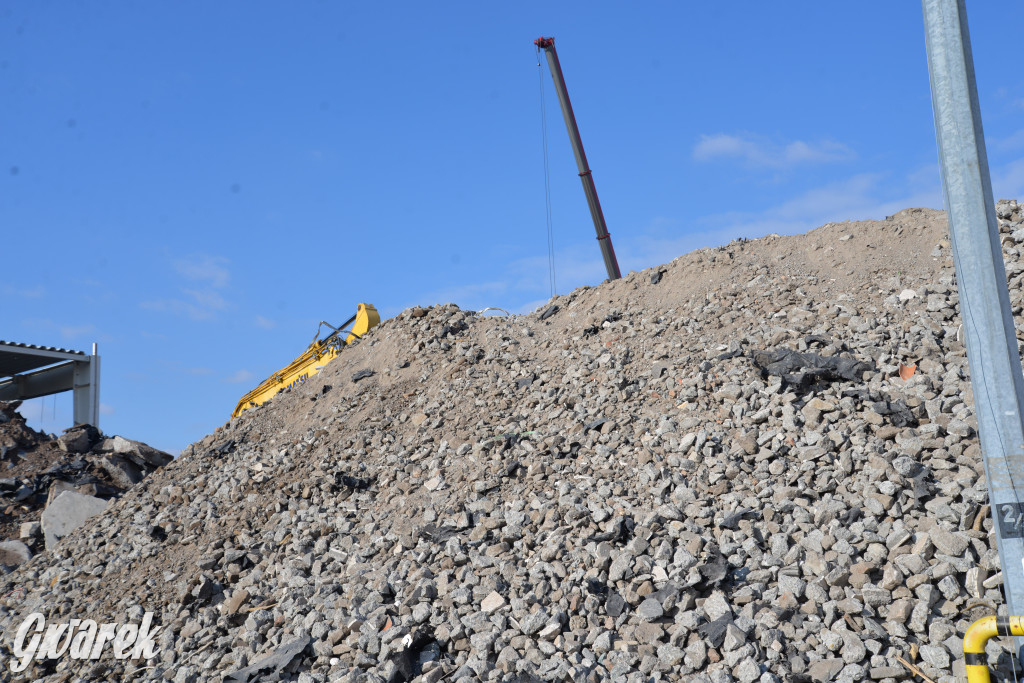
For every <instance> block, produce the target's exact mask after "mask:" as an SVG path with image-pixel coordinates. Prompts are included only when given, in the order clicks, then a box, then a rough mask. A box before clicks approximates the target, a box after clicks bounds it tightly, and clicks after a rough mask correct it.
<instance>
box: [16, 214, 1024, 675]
mask: <svg viewBox="0 0 1024 683" xmlns="http://www.w3.org/2000/svg"><path fill="white" fill-rule="evenodd" d="M998 211H999V217H1000V233H1001V236H1002V238H1003V248H1004V255H1005V257H1006V262H1007V275H1008V277H1009V282H1010V291H1011V299H1012V304H1013V306H1014V310H1015V311H1017V312H1018V314H1019V313H1020V311H1021V310H1022V305H1024V298H1022V295H1024V286H1022V285H1024V258H1022V250H1024V245H1022V243H1024V222H1022V218H1024V216H1022V211H1021V209H1020V207H1019V206H1018V205H1017V203H1016V202H1005V201H1004V202H1000V203H999V206H998ZM908 292H910V293H911V294H908ZM542 310H543V312H542V313H541V312H538V313H535V314H532V315H522V316H507V317H501V316H498V317H484V316H481V315H477V314H475V313H473V312H471V311H464V310H459V309H458V308H457V307H456V306H454V305H443V306H434V307H430V308H416V309H410V310H408V311H406V312H404V313H402V314H400V315H398V316H397V317H395V318H393V319H390V320H386V321H384V322H383V323H382V324H381V325H380V326H379V327H378V328H376V329H374V330H372V331H371V332H370V333H369V334H367V335H366V337H365V338H364V339H363V340H362V341H361V342H360V343H359V344H358V345H356V346H354V347H352V348H349V349H347V350H346V351H345V352H344V353H343V354H341V356H340V357H339V358H338V359H337V360H335V361H333V362H332V363H331V364H330V365H329V366H327V367H326V368H325V369H324V370H323V371H322V372H321V373H320V374H319V375H317V376H315V377H313V378H311V379H309V380H307V381H306V382H304V383H303V384H300V385H298V386H296V387H294V388H292V389H289V390H286V391H284V392H282V393H280V394H279V395H278V396H276V397H275V398H274V399H273V400H272V401H270V402H269V403H267V404H266V405H264V406H262V407H260V408H257V409H254V410H252V411H250V412H247V413H245V414H244V415H242V416H241V417H240V418H237V419H234V420H232V421H231V422H229V423H228V424H226V425H225V426H224V427H222V428H221V429H219V430H218V431H217V432H215V433H214V434H211V435H209V436H207V437H206V438H204V439H203V440H201V441H199V442H197V443H195V444H193V445H192V446H190V447H189V448H187V449H186V450H185V451H184V452H183V454H182V456H181V457H179V458H178V459H177V460H176V461H174V462H172V463H170V464H168V465H167V466H165V467H162V468H161V469H158V470H157V471H155V472H153V473H152V474H150V475H149V476H148V477H146V478H145V479H143V480H142V481H141V482H140V483H138V484H136V485H135V486H134V487H133V488H131V489H129V490H128V491H127V492H126V493H125V494H124V495H122V496H121V497H120V498H118V499H116V500H112V501H111V502H110V503H109V505H108V507H107V508H106V509H105V510H104V511H103V512H101V513H100V514H97V515H95V516H94V517H92V518H90V519H89V520H88V521H86V522H85V523H84V524H83V526H81V527H80V528H79V529H78V530H77V531H76V532H75V533H73V534H71V535H69V536H67V537H65V538H64V540H63V541H62V542H61V543H59V544H58V545H57V546H56V547H55V548H53V549H52V550H50V551H48V552H45V553H40V554H36V555H35V556H34V557H33V558H32V559H31V560H30V561H28V562H27V563H26V564H24V565H22V566H21V567H19V568H18V569H17V570H15V571H14V572H13V573H10V574H7V575H6V576H3V577H0V578H2V585H0V595H5V597H4V598H3V599H2V600H0V628H2V629H3V632H4V638H3V639H2V642H0V651H2V652H3V654H4V655H5V656H8V657H9V656H11V651H10V648H11V644H10V643H11V636H12V634H14V633H15V632H16V631H17V628H18V626H19V625H20V624H21V623H22V621H23V620H24V619H25V617H26V616H27V615H28V614H30V613H32V612H36V611H38V612H42V613H43V614H44V615H45V616H46V618H47V619H48V620H53V621H66V620H67V619H72V618H77V619H85V618H89V619H94V620H96V621H97V622H100V621H120V622H126V621H132V620H134V621H135V622H136V623H137V622H138V620H139V618H140V616H141V615H142V614H143V613H145V612H152V613H153V614H154V623H155V624H159V626H160V628H161V630H160V632H159V637H158V642H157V645H158V648H157V650H158V651H157V653H156V655H155V656H154V657H153V658H151V659H149V660H131V659H126V660H116V659H113V658H108V659H101V660H98V661H80V660H73V659H70V658H63V659H57V660H53V661H50V660H42V661H38V662H35V663H34V664H33V665H32V666H30V667H29V669H28V670H27V671H26V672H24V676H25V678H24V680H52V681H68V680H79V679H86V680H95V679H107V680H151V681H159V680H168V681H175V682H177V683H194V682H196V681H206V680H210V681H220V680H254V679H258V680H287V681H300V682H302V683H320V682H326V681H353V682H355V681H373V682H398V681H418V682H424V683H436V682H437V681H442V680H443V681H455V682H458V683H468V682H470V681H479V680H484V681H534V680H545V681H547V680H554V681H599V680H612V681H629V682H633V681H636V682H641V681H643V682H645V683H646V682H648V681H678V680H686V681H695V682H697V683H712V682H713V683H727V682H730V681H738V682H740V683H753V682H754V681H758V682H760V683H771V682H781V681H787V682H789V681H796V682H800V681H844V682H845V681H882V682H883V683H895V682H896V681H898V680H905V679H906V678H907V677H908V675H909V672H908V670H907V669H906V667H904V666H903V665H902V664H901V662H900V660H899V658H904V659H906V660H907V661H910V662H913V663H914V665H915V666H917V667H919V668H920V670H921V671H922V672H923V673H924V674H925V675H927V676H929V677H930V678H932V679H933V680H935V681H938V682H940V683H948V682H951V681H954V680H957V676H962V675H963V668H962V666H963V665H962V651H961V645H960V639H961V638H962V636H963V633H964V630H965V629H966V627H967V626H968V625H969V624H970V623H971V622H972V621H974V620H975V619H977V618H979V617H981V616H984V615H986V614H991V613H993V612H994V611H995V610H997V609H1005V608H1004V607H1003V605H1004V601H1003V598H1002V592H1001V574H1000V571H999V569H1000V568H999V558H998V555H997V552H996V549H995V541H994V536H993V535H992V533H991V531H992V519H991V515H990V514H989V510H988V506H987V500H988V499H987V491H986V488H985V476H984V469H983V466H982V460H981V455H980V450H979V446H978V441H977V435H976V433H975V429H976V422H975V418H974V412H973V399H972V395H971V387H970V383H969V381H968V368H967V359H966V354H965V350H964V347H963V344H962V341H961V340H962V334H961V333H960V319H959V312H958V306H957V293H956V287H955V283H954V276H953V270H952V263H951V254H950V243H949V237H948V233H947V228H946V223H945V217H944V215H943V214H942V213H940V212H937V211H932V210H927V209H910V210H906V211H903V212H900V213H898V214H896V215H894V216H891V217H889V218H888V219H887V220H885V221H865V222H856V223H836V224H828V225H826V226H823V227H821V228H819V229H817V230H814V231H812V232H810V233H808V234H807V235H800V236H793V237H780V236H777V235H770V236H768V237H765V238H762V239H757V240H740V241H735V242H732V243H730V244H728V245H726V246H723V247H719V248H714V249H702V250H699V251H696V252H693V253H691V254H688V255H685V256H682V257H680V258H678V259H676V260H674V261H672V262H671V263H669V264H666V265H664V266H658V267H656V268H652V269H650V270H648V271H644V272H641V273H630V274H628V275H627V276H626V277H624V278H622V279H621V280H619V281H615V282H611V283H605V284H603V285H601V286H599V287H594V288H581V289H578V290H576V291H574V292H572V293H571V294H568V295H565V296H559V297H556V298H555V299H554V300H552V301H551V302H549V303H548V304H547V305H545V306H544V307H543V308H542ZM1021 330H1024V318H1021V317H1018V333H1019V334H1020V333H1021V332H1020V331H1021ZM765 354H767V355H765ZM770 358H774V359H776V361H778V360H779V359H782V360H785V359H789V360H790V361H800V363H802V364H803V366H802V367H804V368H807V367H810V370H806V369H804V370H801V369H800V368H799V367H796V366H794V368H789V369H780V371H779V372H773V371H772V369H771V363H770V362H766V361H767V360H768V359H770ZM817 359H825V360H826V361H827V363H825V364H824V365H823V364H822V363H821V362H819V360H817ZM828 359H832V360H828ZM840 359H843V360H842V361H841V362H842V366H841V367H839V366H838V365H837V366H835V367H834V368H833V369H832V370H827V371H824V372H823V371H822V368H823V367H825V368H827V367H831V366H829V365H828V363H833V362H835V363H839V362H840ZM773 362H774V361H773ZM808 363H810V365H808ZM911 365H914V366H916V371H915V372H914V373H913V374H912V375H910V376H909V378H907V379H903V378H902V377H901V376H900V373H901V371H902V370H901V369H902V368H904V367H909V366H911ZM908 374H909V373H908ZM357 377H358V379H357ZM227 408H229V407H228V406H226V409H227ZM73 445H74V444H71V443H69V448H70V447H72V446H73ZM117 454H118V457H122V458H124V459H125V460H127V461H131V462H132V463H134V464H135V465H136V466H141V465H140V464H139V462H138V460H137V459H135V458H132V457H130V456H131V454H130V453H123V451H122V452H120V453H117ZM137 455H138V454H137ZM126 456H127V457H126ZM140 457H141V458H142V459H143V460H145V457H144V456H141V455H140ZM65 495H66V494H65ZM58 500H61V499H60V498H58ZM1007 645H1008V643H1006V642H1002V641H999V640H993V641H992V642H991V643H990V646H989V657H990V661H991V662H993V665H994V666H995V667H996V668H997V669H999V668H1000V667H1001V670H1002V671H1003V673H1005V672H1006V667H1007V660H1008V658H1007V650H1006V647H1007ZM261 676H262V677H263V678H260V677H261Z"/></svg>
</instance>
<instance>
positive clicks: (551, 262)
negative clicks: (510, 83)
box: [537, 47, 555, 297]
mask: <svg viewBox="0 0 1024 683" xmlns="http://www.w3.org/2000/svg"><path fill="white" fill-rule="evenodd" d="M537 76H538V78H539V81H540V130H541V141H542V144H543V147H544V210H545V213H546V216H547V229H548V284H549V285H550V287H551V296H552V297H554V296H555V229H554V223H553V221H552V218H551V172H550V170H549V168H548V114H547V107H546V105H545V102H544V69H543V68H542V67H541V63H540V48H539V47H538V48H537Z"/></svg>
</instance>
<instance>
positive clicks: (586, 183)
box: [533, 37, 622, 280]
mask: <svg viewBox="0 0 1024 683" xmlns="http://www.w3.org/2000/svg"><path fill="white" fill-rule="evenodd" d="M533 44H534V45H536V46H537V47H538V48H541V49H543V50H544V54H545V56H546V57H547V60H548V68H549V69H550V70H551V80H553V81H554V82H555V90H556V91H557V92H558V103H559V104H560V105H561V106H562V117H563V118H564V119H565V127H566V129H568V131H569V142H570V143H572V153H573V155H574V156H575V157H576V167H577V168H578V169H579V171H580V180H581V181H582V182H583V192H584V194H586V195H587V204H588V205H589V206H590V216H591V218H593V219H594V230H596V231H597V242H598V244H599V245H601V256H602V257H604V267H605V269H606V270H607V271H608V278H609V279H610V280H617V279H619V278H620V277H622V274H621V273H620V272H619V262H618V260H617V259H616V258H615V249H613V248H612V237H611V235H610V234H608V224H607V223H605V221H604V212H603V211H601V202H600V200H598V198H597V187H596V186H595V185H594V174H593V173H591V171H590V166H589V165H588V164H587V155H586V153H585V152H584V151H583V140H582V139H581V138H580V129H579V127H578V126H577V125H576V116H575V114H573V112H572V104H571V103H570V102H569V91H568V90H566V88H565V78H563V76H562V66H561V64H559V62H558V53H557V52H556V51H555V39H554V38H544V37H541V38H538V39H537V40H535V41H533Z"/></svg>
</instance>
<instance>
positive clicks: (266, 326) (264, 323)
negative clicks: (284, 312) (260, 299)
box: [254, 315, 277, 330]
mask: <svg viewBox="0 0 1024 683" xmlns="http://www.w3.org/2000/svg"><path fill="white" fill-rule="evenodd" d="M254 324H255V325H256V327H258V328H260V329H262V330H272V329H274V328H275V327H277V323H275V322H274V321H273V320H271V319H270V318H264V317H263V316H262V315H258V316H256V320H255V321H254Z"/></svg>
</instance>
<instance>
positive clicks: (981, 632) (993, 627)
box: [964, 617, 1024, 683]
mask: <svg viewBox="0 0 1024 683" xmlns="http://www.w3.org/2000/svg"><path fill="white" fill-rule="evenodd" d="M995 636H1024V617H984V618H982V619H978V620H977V621H976V622H974V623H973V624H971V626H970V628H968V629H967V633H965V634H964V664H965V665H966V667H967V683H991V681H992V678H991V677H990V676H989V672H988V659H987V658H986V657H985V643H987V642H988V639H989V638H994V637H995Z"/></svg>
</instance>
